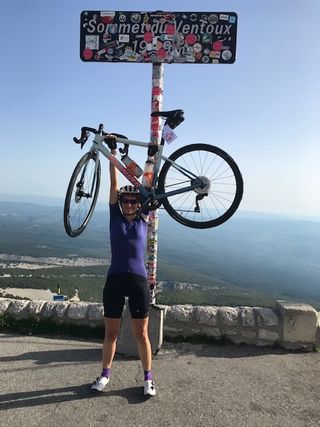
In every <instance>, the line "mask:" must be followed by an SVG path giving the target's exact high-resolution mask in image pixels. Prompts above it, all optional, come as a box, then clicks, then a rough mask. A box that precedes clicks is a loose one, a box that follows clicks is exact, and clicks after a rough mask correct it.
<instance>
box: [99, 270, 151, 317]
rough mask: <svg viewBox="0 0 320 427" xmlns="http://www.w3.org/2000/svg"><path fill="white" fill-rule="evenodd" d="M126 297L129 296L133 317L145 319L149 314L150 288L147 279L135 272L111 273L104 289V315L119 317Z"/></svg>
mask: <svg viewBox="0 0 320 427" xmlns="http://www.w3.org/2000/svg"><path fill="white" fill-rule="evenodd" d="M125 297H129V309H130V313H131V317H132V318H133V319H145V318H146V317H148V315H149V305H150V290H149V286H148V282H147V279H146V278H145V277H143V276H140V275H138V274H134V273H118V274H110V275H109V276H108V277H107V280H106V284H105V287H104V289H103V308H104V317H111V318H115V319H119V318H120V317H121V315H122V311H123V306H124V303H125Z"/></svg>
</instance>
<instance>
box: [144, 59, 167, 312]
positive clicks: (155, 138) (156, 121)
mask: <svg viewBox="0 0 320 427" xmlns="http://www.w3.org/2000/svg"><path fill="white" fill-rule="evenodd" d="M151 93H152V96H151V111H152V112H154V111H161V109H162V101H163V64H153V65H152V92H151ZM160 123H161V118H160V117H151V134H150V145H151V146H152V145H160V142H161V130H160V128H161V124H160ZM156 156H157V154H156V155H155V156H148V159H147V161H146V164H145V168H144V173H143V181H142V182H143V185H145V186H146V187H149V188H150V186H151V185H152V181H153V173H154V163H155V161H156ZM158 226H159V218H158V212H157V210H153V211H150V215H149V225H148V236H147V273H148V283H149V287H150V293H151V295H150V297H151V304H155V288H156V282H157V254H158Z"/></svg>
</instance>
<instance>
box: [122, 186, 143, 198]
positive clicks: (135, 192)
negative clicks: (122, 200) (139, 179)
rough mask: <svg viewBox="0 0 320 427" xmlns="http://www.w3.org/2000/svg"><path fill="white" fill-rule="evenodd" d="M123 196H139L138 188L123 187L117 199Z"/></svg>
mask: <svg viewBox="0 0 320 427" xmlns="http://www.w3.org/2000/svg"><path fill="white" fill-rule="evenodd" d="M123 194H133V195H136V196H140V192H139V189H138V187H135V186H134V185H125V186H124V187H121V188H120V190H119V197H121V196H122V195H123Z"/></svg>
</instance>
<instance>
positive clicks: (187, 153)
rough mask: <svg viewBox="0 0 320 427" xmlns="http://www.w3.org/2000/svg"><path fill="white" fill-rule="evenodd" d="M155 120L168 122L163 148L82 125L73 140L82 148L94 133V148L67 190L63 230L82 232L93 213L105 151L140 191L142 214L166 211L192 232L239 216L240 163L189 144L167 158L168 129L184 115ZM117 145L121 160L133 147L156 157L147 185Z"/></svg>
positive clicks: (178, 113)
mask: <svg viewBox="0 0 320 427" xmlns="http://www.w3.org/2000/svg"><path fill="white" fill-rule="evenodd" d="M151 116H153V117H157V116H160V117H161V118H163V119H165V123H164V126H163V128H162V136H161V143H160V144H159V145H155V144H150V143H149V142H142V141H134V140H130V139H128V138H127V137H126V136H124V135H121V134H118V133H106V132H104V130H103V125H102V124H100V126H99V128H98V129H94V128H90V127H82V128H81V137H80V139H77V138H73V140H74V141H75V142H76V143H77V144H81V148H83V146H84V144H85V143H86V142H87V140H88V138H89V136H90V134H91V133H92V134H94V139H93V142H92V146H91V148H90V150H89V151H88V152H87V153H86V154H85V155H84V156H83V157H82V158H81V159H80V161H79V162H78V164H77V166H76V167H75V169H74V172H73V174H72V176H71V179H70V183H69V186H68V189H67V194H66V198H65V203H64V226H65V230H66V232H67V234H68V235H69V236H71V237H75V236H78V235H79V234H81V233H82V232H83V230H84V229H85V228H86V226H87V225H88V222H89V220H90V218H91V216H92V214H93V211H94V208H95V205H96V202H97V198H98V194H99V188H100V178H101V165H100V159H99V157H100V153H101V154H102V155H104V156H105V157H106V158H107V159H108V160H109V161H110V162H111V163H112V164H113V165H114V166H115V167H116V168H117V169H118V170H119V171H120V172H121V173H122V174H123V175H124V176H125V177H126V178H127V179H128V181H129V182H130V183H131V184H132V185H134V186H136V187H138V188H139V192H140V195H141V208H140V210H141V211H145V210H149V211H150V210H155V209H158V208H160V207H163V208H164V209H165V210H166V211H167V213H168V214H169V215H170V216H171V217H172V218H173V219H175V220H176V221H178V222H179V223H181V224H183V225H185V226H187V227H192V228H210V227H216V226H218V225H220V224H222V223H224V222H225V221H227V220H228V219H229V218H230V217H231V216H232V215H233V214H234V213H235V211H236V210H237V208H238V206H239V204H240V202H241V199H242V194H243V179H242V176H241V173H240V170H239V168H238V166H237V164H236V163H235V161H234V160H233V159H232V158H231V157H230V156H229V155H228V154H227V153H226V152H225V151H223V150H222V149H221V148H218V147H216V146H212V145H209V144H190V145H186V146H184V147H182V148H179V149H178V150H177V151H175V152H174V153H173V154H171V155H170V156H169V157H165V156H164V155H163V149H164V145H165V141H166V139H168V138H166V135H165V134H164V129H166V132H167V130H168V129H169V130H170V132H171V131H172V129H174V128H176V127H177V126H178V125H179V124H180V123H181V122H182V121H183V120H184V112H183V110H172V111H157V112H153V113H151ZM171 135H172V134H171ZM118 144H121V145H122V144H123V148H120V149H119V151H120V153H121V154H122V155H123V156H122V159H124V157H126V156H127V155H128V150H129V146H138V147H144V148H146V149H147V150H148V156H149V157H148V158H149V159H154V163H153V165H152V166H153V167H152V169H153V173H152V175H151V177H152V178H151V180H150V175H149V176H148V178H149V183H148V185H145V182H144V180H143V179H142V182H140V181H139V180H138V179H137V177H136V176H135V175H134V173H133V172H132V169H131V168H129V167H126V166H125V165H123V164H122V163H121V162H120V160H118V158H117V157H116V155H114V154H112V152H111V150H112V149H115V148H117V145H118ZM163 161H164V163H163V165H161V164H162V162H163ZM161 166H162V167H161ZM143 183H144V185H143Z"/></svg>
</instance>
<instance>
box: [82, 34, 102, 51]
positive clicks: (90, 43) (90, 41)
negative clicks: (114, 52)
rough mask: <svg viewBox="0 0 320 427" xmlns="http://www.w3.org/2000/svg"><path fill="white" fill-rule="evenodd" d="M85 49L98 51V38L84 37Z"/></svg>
mask: <svg viewBox="0 0 320 427" xmlns="http://www.w3.org/2000/svg"><path fill="white" fill-rule="evenodd" d="M85 48H86V49H92V50H98V49H99V36H93V35H92V36H91V35H90V36H86V45H85Z"/></svg>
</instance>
